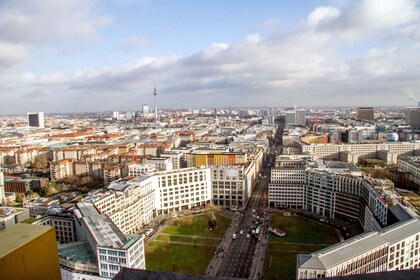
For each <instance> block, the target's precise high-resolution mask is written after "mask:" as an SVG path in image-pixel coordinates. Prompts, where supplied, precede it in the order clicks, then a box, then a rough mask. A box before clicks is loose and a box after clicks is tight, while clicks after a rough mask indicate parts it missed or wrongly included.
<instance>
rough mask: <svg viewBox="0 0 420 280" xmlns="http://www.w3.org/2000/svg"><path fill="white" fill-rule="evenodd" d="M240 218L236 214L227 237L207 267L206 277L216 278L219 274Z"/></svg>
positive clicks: (238, 214)
mask: <svg viewBox="0 0 420 280" xmlns="http://www.w3.org/2000/svg"><path fill="white" fill-rule="evenodd" d="M239 218H240V213H239V212H235V214H234V216H233V218H232V222H231V223H230V226H229V228H228V229H227V230H226V232H225V235H224V236H223V239H222V241H221V242H220V244H219V246H217V248H216V252H215V254H214V256H213V258H212V259H211V261H210V263H209V264H208V266H207V269H206V271H205V272H204V275H210V276H216V275H217V273H218V272H219V269H220V266H221V264H222V262H223V256H224V254H225V252H227V250H228V248H229V246H230V244H231V242H232V235H233V234H234V233H235V228H236V226H237V223H238V221H239Z"/></svg>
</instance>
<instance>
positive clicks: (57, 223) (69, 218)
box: [33, 212, 77, 244]
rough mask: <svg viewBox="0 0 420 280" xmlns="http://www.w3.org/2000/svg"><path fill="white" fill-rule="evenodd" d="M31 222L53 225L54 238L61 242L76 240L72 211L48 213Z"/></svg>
mask: <svg viewBox="0 0 420 280" xmlns="http://www.w3.org/2000/svg"><path fill="white" fill-rule="evenodd" d="M33 224H36V225H42V226H51V227H53V228H54V229H55V239H56V240H57V241H58V242H59V243H61V244H63V243H71V242H76V241H77V236H76V228H75V224H74V215H73V213H70V212H60V213H57V214H52V215H48V216H46V217H44V218H42V219H39V220H36V221H35V222H34V223H33Z"/></svg>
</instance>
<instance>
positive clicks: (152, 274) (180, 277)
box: [112, 267, 244, 280]
mask: <svg viewBox="0 0 420 280" xmlns="http://www.w3.org/2000/svg"><path fill="white" fill-rule="evenodd" d="M112 279H114V280H140V279H147V280H218V279H220V280H241V279H244V278H231V277H219V276H204V275H191V274H181V273H173V272H161V271H152V270H143V269H133V268H127V267H123V268H122V269H121V270H120V272H118V274H117V275H115V277H114V278H112Z"/></svg>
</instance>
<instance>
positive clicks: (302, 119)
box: [284, 108, 306, 126]
mask: <svg viewBox="0 0 420 280" xmlns="http://www.w3.org/2000/svg"><path fill="white" fill-rule="evenodd" d="M284 116H285V122H286V126H304V125H305V124H306V110H305V109H303V108H300V109H297V108H294V109H291V108H289V109H286V111H285V113H284Z"/></svg>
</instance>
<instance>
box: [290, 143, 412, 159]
mask: <svg viewBox="0 0 420 280" xmlns="http://www.w3.org/2000/svg"><path fill="white" fill-rule="evenodd" d="M295 143H296V147H299V148H300V149H301V150H300V151H299V153H301V154H309V155H312V156H317V157H318V158H320V159H326V160H343V161H348V162H353V163H357V160H358V159H359V158H364V159H375V158H380V157H383V158H385V159H389V160H390V161H391V160H393V159H396V158H398V157H399V156H414V155H416V153H418V152H417V151H416V150H419V149H420V142H413V143H411V142H388V143H380V144H306V143H303V142H295ZM381 151H386V152H391V153H394V154H396V155H397V156H394V157H392V156H389V157H388V156H386V157H385V155H384V154H383V153H382V155H380V154H378V153H379V152H381ZM386 163H387V164H390V163H392V164H396V163H397V162H386Z"/></svg>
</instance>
